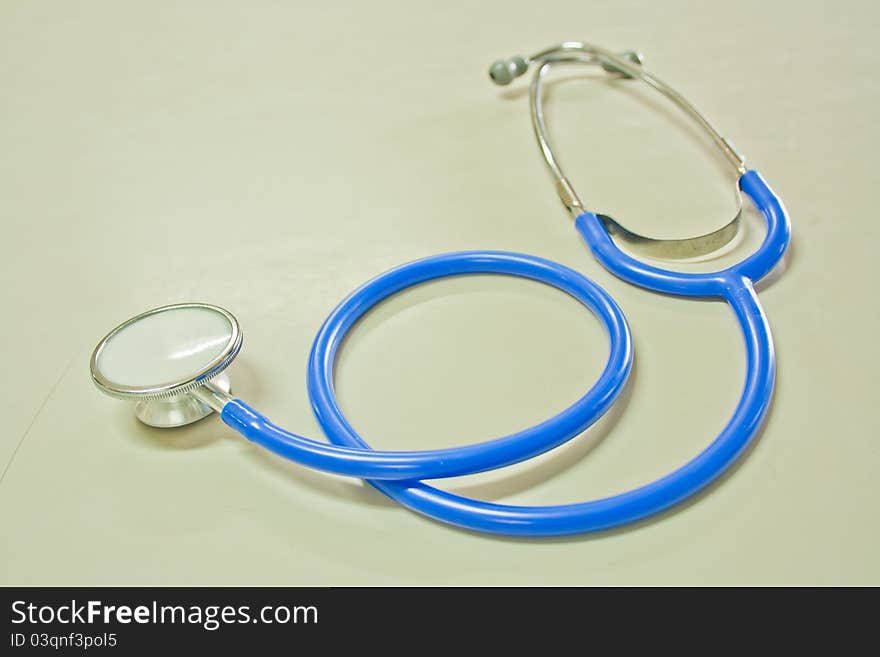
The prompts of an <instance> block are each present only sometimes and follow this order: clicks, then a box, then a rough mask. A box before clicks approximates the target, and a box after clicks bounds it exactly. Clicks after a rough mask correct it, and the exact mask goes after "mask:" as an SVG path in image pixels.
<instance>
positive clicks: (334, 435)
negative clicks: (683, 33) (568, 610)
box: [91, 43, 790, 536]
mask: <svg viewBox="0 0 880 657" xmlns="http://www.w3.org/2000/svg"><path fill="white" fill-rule="evenodd" d="M564 62H582V63H592V64H600V65H601V66H602V67H603V68H604V69H606V70H607V71H609V72H610V73H612V74H616V75H620V76H623V77H627V78H635V79H640V80H642V81H644V82H646V83H647V84H649V85H650V86H651V87H653V88H655V89H657V90H658V91H660V92H661V93H662V94H664V95H665V96H666V97H667V98H669V99H670V100H672V101H673V102H674V103H675V104H676V105H677V106H678V107H679V108H681V109H682V110H683V111H684V112H685V113H687V114H688V115H689V116H691V117H692V118H693V119H694V120H695V121H696V122H697V123H698V124H699V125H700V126H701V127H703V128H704V129H705V131H706V132H707V133H708V134H709V136H710V137H711V138H712V140H713V141H714V142H715V143H716V144H717V145H718V146H719V148H720V149H721V150H722V152H723V153H724V154H725V156H726V157H727V158H728V159H729V160H730V161H731V163H732V164H733V165H734V166H735V167H736V169H737V172H738V174H739V189H740V190H741V191H742V192H744V193H745V194H746V196H748V197H749V198H750V199H751V200H752V202H753V203H754V204H755V206H756V207H757V208H758V209H759V210H760V212H761V213H762V214H763V216H764V218H765V220H766V222H767V234H766V237H765V238H764V241H763V243H762V244H761V246H760V247H759V248H758V250H757V251H756V252H755V253H753V254H752V255H750V256H749V257H747V258H746V259H745V260H743V261H742V262H740V263H738V264H736V265H733V266H732V267H729V268H727V269H724V270H722V271H718V272H714V273H701V274H693V273H678V272H674V271H669V270H666V269H661V268H659V267H656V266H653V265H649V264H645V263H644V262H641V261H640V260H637V259H635V258H633V257H632V256H630V255H628V254H627V253H625V252H624V251H623V250H621V248H620V247H619V246H618V245H617V243H616V242H615V240H614V239H612V234H613V235H615V237H616V238H617V239H618V240H619V241H621V242H623V243H624V244H626V245H627V247H628V248H629V249H630V250H631V251H634V252H641V253H647V254H648V255H652V256H655V257H657V256H662V257H667V258H682V257H693V256H697V255H701V254H706V253H708V252H712V251H715V250H717V249H718V248H719V247H720V246H723V245H724V244H726V243H728V242H729V241H730V240H731V239H732V237H733V236H735V235H736V233H737V229H738V225H739V215H737V217H736V218H735V219H734V220H733V221H732V222H731V223H730V224H729V225H727V226H725V227H724V228H722V229H720V230H719V231H715V232H713V233H710V234H708V235H703V236H701V237H696V238H691V239H685V240H654V239H650V238H645V237H642V236H639V235H636V234H634V233H632V232H630V231H628V230H626V229H625V228H624V227H623V226H621V225H620V224H618V223H617V222H615V221H614V220H613V219H611V218H610V217H607V216H604V215H598V214H594V213H593V212H589V211H587V210H585V209H584V206H583V204H582V203H581V201H580V199H579V198H578V196H577V194H576V193H575V191H574V189H573V187H572V185H571V184H570V182H569V181H568V179H567V178H566V177H565V175H564V174H563V172H562V169H561V167H560V166H559V163H558V161H557V159H556V157H555V156H554V153H553V149H552V148H551V146H550V143H549V140H548V138H547V131H546V126H545V122H544V116H543V108H542V95H543V94H542V81H543V79H544V76H545V74H546V73H547V71H548V70H549V69H550V67H552V66H553V65H554V64H557V63H564ZM531 65H534V66H535V73H534V78H533V81H532V84H531V94H530V102H531V114H532V122H533V126H534V129H535V134H536V137H537V139H538V143H539V145H540V147H541V152H542V154H543V156H544V158H545V160H546V162H547V165H548V167H549V169H550V172H551V174H552V175H553V177H554V179H555V183H556V189H557V192H558V193H559V196H560V198H561V199H562V201H563V203H564V204H565V206H566V207H567V208H568V210H569V212H570V213H571V214H572V216H573V217H574V218H575V227H576V228H577V230H578V232H579V233H580V234H581V236H582V237H583V239H584V240H585V241H586V243H587V245H588V246H589V248H590V250H591V251H592V252H593V255H594V256H595V257H596V259H597V260H598V261H599V262H600V263H601V264H602V265H603V266H604V267H605V268H606V269H608V270H609V271H610V272H611V273H613V274H614V275H615V276H617V277H619V278H621V279H623V280H625V281H627V282H629V283H632V284H634V285H637V286H639V287H643V288H646V289H649V290H653V291H655V292H662V293H666V294H671V295H676V296H686V297H701V298H707V297H712V298H721V299H724V300H725V301H726V302H727V303H728V304H729V305H730V307H731V308H732V309H733V311H734V314H735V315H736V317H737V320H738V322H739V325H740V328H741V329H742V333H743V337H744V339H745V346H746V358H747V370H746V380H745V384H744V387H743V391H742V396H741V398H740V401H739V403H738V404H737V407H736V410H735V411H734V413H733V416H732V417H731V418H730V420H729V421H728V423H727V425H726V426H725V427H724V429H723V430H722V431H721V433H720V434H719V435H718V436H717V437H716V438H715V440H714V441H712V443H711V444H709V446H708V447H706V448H705V449H704V450H703V451H702V452H701V453H700V454H698V455H697V456H696V457H695V458H693V459H692V460H691V461H689V462H688V463H686V464H684V465H683V466H681V467H680V468H678V469H677V470H675V471H674V472H671V473H669V474H668V475H666V476H664V477H662V478H660V479H657V480H656V481H653V482H651V483H649V484H646V485H644V486H641V487H639V488H636V489H633V490H630V491H628V492H625V493H622V494H619V495H614V496H611V497H606V498H603V499H598V500H591V501H588V502H581V503H577V504H563V505H557V506H512V505H504V504H495V503H489V502H483V501H479V500H474V499H470V498H466V497H462V496H460V495H454V494H452V493H449V492H446V491H443V490H440V489H438V488H434V487H433V486H430V485H428V484H426V483H424V481H423V480H430V479H439V478H444V477H456V476H461V475H467V474H473V473H477V472H483V471H486V470H491V469H494V468H500V467H503V466H506V465H510V464H513V463H517V462H519V461H523V460H525V459H528V458H531V457H533V456H537V455H538V454H542V453H544V452H546V451H548V450H550V449H552V448H554V447H556V446H558V445H561V444H562V443H564V442H566V441H568V440H570V439H572V438H574V437H575V436H577V435H579V434H580V433H581V432H583V431H584V430H585V429H587V428H588V427H589V426H590V425H592V424H593V423H594V422H595V421H596V420H597V419H599V418H600V417H601V416H602V415H603V414H604V413H605V412H606V411H607V410H608V409H609V407H610V406H611V405H612V403H613V402H614V401H615V399H617V397H618V395H619V394H620V393H621V390H622V389H623V386H624V384H625V383H626V381H627V377H628V376H629V373H630V370H631V367H632V360H633V347H632V338H631V335H630V330H629V326H628V325H627V322H626V319H625V317H624V315H623V313H622V312H621V310H620V308H619V307H618V306H617V304H616V303H615V302H614V300H613V299H612V298H611V297H610V296H609V295H608V294H607V293H606V292H605V291H604V290H602V289H601V288H600V287H599V286H597V285H596V284H595V283H593V282H592V281H590V280H589V279H588V278H586V277H585V276H583V275H582V274H580V273H578V272H576V271H574V270H572V269H569V268H568V267H564V266H562V265H560V264H558V263H555V262H551V261H549V260H544V259H542V258H537V257H534V256H529V255H524V254H519V253H506V252H499V251H468V252H460V253H450V254H443V255H438V256H432V257H429V258H425V259H422V260H417V261H415V262H411V263H408V264H405V265H402V266H400V267H397V268H396V269H392V270H391V271H388V272H386V273H384V274H382V275H380V276H378V277H377V278H375V279H373V280H371V281H369V282H368V283H366V284H365V285H363V286H362V287H360V288H359V289H357V290H356V291H355V292H353V293H352V294H351V295H350V296H348V297H347V298H346V299H345V300H343V301H342V303H340V304H339V305H338V306H337V307H336V309H335V310H333V312H332V313H331V314H330V316H329V317H328V318H327V319H326V320H325V322H324V324H323V325H322V326H321V329H320V330H319V332H318V335H317V337H316V338H315V342H314V344H313V346H312V350H311V354H310V357H309V364H308V391H309V397H310V399H311V403H312V408H313V410H314V413H315V416H316V417H317V420H318V422H319V423H320V425H321V427H322V429H323V430H324V433H325V434H326V436H327V438H328V440H329V441H330V442H329V444H328V443H324V442H320V441H315V440H311V439H308V438H304V437H302V436H299V435H296V434H293V433H290V432H289V431H286V430H284V429H282V428H280V427H278V426H276V425H275V424H273V423H272V422H271V421H269V420H268V419H267V418H266V417H265V416H263V415H261V414H260V413H258V412H257V411H256V410H254V409H253V408H251V407H250V406H248V405H247V404H246V403H245V402H243V401H242V400H240V399H237V398H235V397H234V396H233V395H232V394H231V393H230V387H229V382H228V379H227V378H226V376H225V374H224V370H225V368H226V367H227V366H228V365H229V364H230V363H231V362H232V360H233V358H235V356H236V355H237V354H238V352H239V350H240V348H241V344H242V335H241V329H240V327H239V325H238V322H237V321H236V320H235V318H234V317H233V316H232V314H231V313H229V312H228V311H226V310H224V309H222V308H219V307H217V306H213V305H209V304H203V303H188V304H175V305H171V306H163V307H161V308H155V309H153V310H150V311H147V312H145V313H142V314H140V315H138V316H136V317H134V318H132V319H130V320H128V321H127V322H124V323H123V324H121V325H119V326H117V327H116V328H115V329H114V330H113V331H111V332H110V333H109V334H108V335H107V336H105V337H104V338H103V339H102V340H101V342H100V343H99V344H98V346H97V347H96V348H95V351H94V353H93V355H92V359H91V372H92V379H93V380H94V382H95V383H96V384H97V385H98V386H99V387H100V388H101V390H103V391H104V392H106V393H108V394H110V395H112V396H115V397H119V398H123V399H128V400H133V401H135V402H136V414H137V417H138V418H139V419H140V420H142V421H143V422H145V423H147V424H150V425H152V426H158V427H169V426H181V425H185V424H188V423H190V422H193V421H195V420H198V419H200V418H202V417H205V416H207V415H209V414H210V413H211V412H213V411H216V412H219V413H220V416H221V418H222V419H223V421H224V422H225V423H226V424H228V425H229V426H230V427H232V428H233V429H235V430H236V431H238V432H239V433H241V434H242V435H243V436H245V437H246V438H248V439H249V440H251V441H253V442H254V443H256V444H258V445H261V446H262V447H265V448H266V449H268V450H270V451H272V452H275V453H277V454H279V455H281V456H283V457H285V458H289V459H292V460H294V461H296V462H298V463H301V464H303V465H306V466H309V467H313V468H316V469H319V470H324V471H326V472H332V473H336V474H341V475H348V476H352V477H360V478H363V479H365V480H367V481H368V482H369V483H370V484H371V485H372V486H374V487H375V488H377V489H378V490H379V491H381V492H382V493H384V494H385V495H387V496H388V497H390V498H392V499H394V500H396V501H397V502H399V503H400V504H402V505H404V506H406V507H408V508H410V509H412V510H414V511H417V512H419V513H421V514H423V515H426V516H429V517H431V518H434V519H436V520H440V521H442V522H445V523H449V524H452V525H455V526H458V527H462V528H465V529H470V530H474V531H480V532H488V533H493V534H504V535H512V536H559V535H566V534H577V533H583V532H592V531H597V530H603V529H608V528H611V527H616V526H619V525H624V524H627V523H631V522H634V521H637V520H640V519H642V518H646V517H648V516H651V515H653V514H656V513H659V512H661V511H663V510H665V509H668V508H669V507H671V506H673V505H675V504H677V503H679V502H681V501H682V500H684V499H686V498H688V497H690V496H691V495H693V494H694V493H696V492H697V491H699V490H701V489H702V488H704V487H705V486H707V485H708V484H709V483H711V482H712V481H713V480H715V479H716V478H717V477H718V476H719V475H720V474H721V473H722V472H724V471H725V470H726V469H727V468H728V467H729V466H730V465H731V464H732V463H733V462H734V461H735V460H736V459H737V457H738V456H739V455H740V454H741V453H742V452H743V450H744V449H745V448H746V447H747V446H748V444H749V442H750V441H751V440H752V438H753V437H754V436H755V433H756V431H757V430H758V428H759V426H760V425H761V422H762V420H763V418H764V416H765V414H766V413H767V410H768V407H769V404H770V399H771V396H772V392H773V383H774V378H775V360H774V350H773V340H772V336H771V333H770V327H769V325H768V322H767V318H766V316H765V315H764V311H763V309H762V308H761V304H760V302H759V300H758V296H757V294H756V292H755V289H754V284H755V283H756V282H757V281H759V280H760V279H762V278H763V277H764V276H766V275H767V274H768V273H769V272H770V271H771V270H772V269H773V268H774V267H775V266H776V265H777V264H778V263H779V262H780V260H781V259H782V257H783V254H784V253H785V250H786V248H787V246H788V243H789V240H790V225H789V220H788V216H787V214H786V211H785V209H784V208H783V206H782V203H781V202H780V201H779V199H778V198H777V197H776V195H775V194H774V193H773V192H772V191H771V189H770V188H769V187H768V186H767V184H766V183H765V182H764V180H763V178H762V177H761V176H760V175H759V174H758V173H757V172H755V171H751V170H747V169H746V168H745V165H744V160H743V157H742V156H741V155H740V154H739V153H738V152H737V151H736V149H735V148H734V147H733V145H732V144H731V143H730V142H729V141H728V140H727V139H725V138H724V137H722V136H721V135H720V134H719V133H718V132H717V131H716V130H715V128H714V127H713V126H712V125H711V124H710V123H709V122H708V121H707V120H706V119H705V117H703V116H702V115H701V114H700V113H699V112H698V111H697V110H696V109H695V108H694V107H693V106H692V105H690V103H688V102H687V101H686V100H685V99H684V98H683V97H682V96H681V95H680V94H678V93H677V92H676V91H674V90H673V89H672V88H670V87H669V86H668V85H666V84H665V83H663V82H661V81H660V80H658V79H657V78H656V77H654V76H653V75H651V74H649V73H647V72H646V71H645V70H644V69H642V67H641V56H640V55H638V53H633V52H627V53H624V54H623V55H616V54H614V53H611V52H608V51H606V50H604V49H602V48H598V47H595V46H592V45H589V44H584V43H563V44H560V45H558V46H555V47H553V48H549V49H547V50H543V51H541V52H539V53H537V54H535V55H533V56H531V57H528V58H522V57H514V58H511V59H509V60H505V61H501V62H496V63H495V64H493V65H492V67H491V69H490V76H491V78H492V79H493V80H494V81H495V82H496V83H498V84H508V83H509V82H511V81H512V80H513V79H514V78H515V77H517V76H519V75H522V74H523V73H525V71H526V70H527V69H528V68H529V67H530V66H531ZM470 274H501V275H506V276H517V277H522V278H526V279H531V280H534V281H538V282H541V283H545V284H547V285H551V286H553V287H555V288H558V289H560V290H562V291H563V292H566V293H567V294H569V295H570V296H572V297H573V298H575V299H577V300H578V301H579V302H581V303H582V304H583V305H584V306H586V307H587V308H588V309H590V310H591V311H592V312H593V313H594V314H595V315H596V316H597V317H598V318H599V320H600V321H601V322H602V324H603V326H604V327H605V330H606V332H607V334H608V338H609V341H610V351H609V355H608V359H607V362H606V363H605V367H604V370H603V371H602V374H601V376H600V377H599V379H598V381H596V383H595V384H594V385H593V387H592V388H590V390H588V391H587V393H586V394H585V395H583V396H582V397H581V398H580V399H578V400H577V401H576V402H575V403H574V404H572V405H571V406H570V407H568V408H566V409H565V410H564V411H562V412H561V413H559V414H557V415H555V416H554V417H551V418H550V419H548V420H546V421H544V422H541V423H540V424H537V425H535V426H533V427H530V428H528V429H525V430H523V431H519V432H517V433H514V434H511V435H509V436H505V437H502V438H497V439H495V440H490V441H487V442H483V443H479V444H475V445H470V446H467V447H457V448H452V449H438V450H428V451H380V450H374V449H372V448H371V447H370V446H369V445H368V444H367V443H366V442H365V441H364V440H363V438H361V437H360V436H359V435H358V433H357V432H356V431H355V430H354V428H352V426H351V425H350V424H349V423H348V421H347V420H346V418H345V416H344V415H343V413H342V411H341V409H340V408H339V404H338V402H337V400H336V396H335V392H334V382H333V365H334V361H335V358H336V354H337V351H338V349H339V346H340V344H341V342H342V340H343V338H344V337H345V335H346V334H347V333H348V331H349V330H350V329H351V328H352V327H353V326H354V325H355V324H356V323H357V321H358V320H359V319H360V318H361V317H363V315H364V314H366V313H367V312H368V311H369V310H370V309H371V308H373V307H374V306H375V305H376V304H378V303H379V302H381V301H382V300H384V299H387V298H388V297H390V296H392V295H394V294H396V293H398V292H400V291H402V290H404V289H407V288H409V287H412V286H414V285H418V284H420V283H424V282H426V281H430V280H434V279H438V278H445V277H450V276H462V275H470Z"/></svg>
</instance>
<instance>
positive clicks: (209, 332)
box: [91, 303, 242, 428]
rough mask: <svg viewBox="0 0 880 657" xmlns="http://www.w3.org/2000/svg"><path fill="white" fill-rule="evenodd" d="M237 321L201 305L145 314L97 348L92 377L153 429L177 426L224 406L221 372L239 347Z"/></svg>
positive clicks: (225, 390) (220, 310)
mask: <svg viewBox="0 0 880 657" xmlns="http://www.w3.org/2000/svg"><path fill="white" fill-rule="evenodd" d="M241 343H242V334H241V329H240V327H239V324H238V321H237V320H236V319H235V317H234V316H233V315H232V313H230V312H229V311H227V310H224V309H223V308H220V307H218V306H213V305H210V304H205V303H180V304H174V305H171V306H162V307H160V308H154V309H152V310H148V311H146V312H144V313H141V314H140V315H137V316H136V317H133V318H131V319H129V320H128V321H126V322H123V323H122V324H120V325H119V326H117V327H116V328H115V329H113V330H112V331H110V333H108V334H107V335H106V336H105V337H104V338H103V339H102V340H101V341H100V342H99V343H98V346H97V347H95V351H94V352H93V353H92V359H91V373H92V380H93V381H94V382H95V384H96V385H97V386H98V388H99V389H100V390H101V391H102V392H104V393H106V394H107V395H110V396H111V397H116V398H117V399H125V400H129V401H133V402H135V408H134V411H135V416H136V417H137V419H138V420H140V421H141V422H143V423H144V424H147V425H149V426H152V427H161V428H166V427H180V426H184V425H187V424H191V423H193V422H196V421H198V420H201V419H202V418H204V417H207V416H208V415H210V414H211V413H212V412H213V411H215V410H220V409H222V404H223V401H225V400H226V399H228V398H229V392H230V390H231V387H230V383H229V378H228V376H226V374H224V373H223V372H224V370H225V369H226V368H227V367H228V366H229V365H230V363H232V361H233V359H234V358H235V357H236V356H237V355H238V352H239V351H240V350H241Z"/></svg>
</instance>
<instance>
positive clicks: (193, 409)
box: [134, 374, 232, 429]
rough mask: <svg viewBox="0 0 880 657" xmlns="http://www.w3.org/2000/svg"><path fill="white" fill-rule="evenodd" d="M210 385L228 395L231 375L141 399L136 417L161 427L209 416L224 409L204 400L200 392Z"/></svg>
mask: <svg viewBox="0 0 880 657" xmlns="http://www.w3.org/2000/svg"><path fill="white" fill-rule="evenodd" d="M208 386H210V387H211V388H212V389H214V390H219V391H220V392H221V393H225V394H226V395H227V396H228V393H229V392H230V391H231V390H232V387H231V385H230V383H229V377H228V376H227V375H226V374H221V375H220V376H218V377H216V378H214V379H212V380H211V381H208V382H207V384H205V385H203V386H200V387H198V388H195V389H193V390H191V391H189V392H184V393H181V394H179V395H174V396H173V397H165V398H162V399H143V400H141V401H139V402H137V403H136V404H135V407H134V414H135V417H136V418H137V419H138V420H140V421H141V422H143V423H144V424H148V425H149V426H151V427H158V428H160V429H168V428H171V427H182V426H184V425H187V424H192V423H193V422H197V421H198V420H201V419H202V418H205V417H208V416H209V415H210V414H211V413H213V412H214V411H215V410H216V411H219V410H221V409H222V406H221V407H219V408H217V407H216V406H215V405H214V404H206V403H205V402H204V401H202V394H200V392H201V391H202V390H205V389H206V388H207V387H208ZM209 394H212V395H213V394H214V393H213V392H211V393H209Z"/></svg>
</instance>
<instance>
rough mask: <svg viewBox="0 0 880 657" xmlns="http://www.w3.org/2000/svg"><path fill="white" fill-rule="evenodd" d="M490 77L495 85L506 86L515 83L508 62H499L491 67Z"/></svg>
mask: <svg viewBox="0 0 880 657" xmlns="http://www.w3.org/2000/svg"><path fill="white" fill-rule="evenodd" d="M489 77H490V78H492V82H494V83H495V84H498V85H501V86H504V85H507V84H510V83H511V82H512V81H513V72H512V71H511V70H510V64H509V62H508V61H506V60H498V61H497V62H493V63H492V66H490V67H489Z"/></svg>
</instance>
